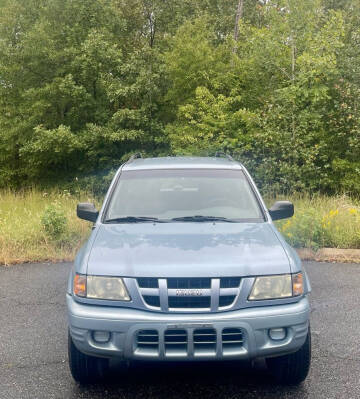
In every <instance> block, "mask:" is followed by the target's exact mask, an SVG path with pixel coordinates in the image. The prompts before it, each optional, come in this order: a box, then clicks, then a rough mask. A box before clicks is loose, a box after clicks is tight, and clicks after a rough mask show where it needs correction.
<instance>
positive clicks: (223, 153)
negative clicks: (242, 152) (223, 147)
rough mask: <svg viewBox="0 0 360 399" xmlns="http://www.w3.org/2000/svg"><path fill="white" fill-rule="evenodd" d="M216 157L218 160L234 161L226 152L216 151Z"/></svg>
mask: <svg viewBox="0 0 360 399" xmlns="http://www.w3.org/2000/svg"><path fill="white" fill-rule="evenodd" d="M215 157H216V158H221V157H224V158H227V159H228V160H229V161H234V158H233V157H232V156H231V155H230V154H227V153H226V152H224V151H216V152H215Z"/></svg>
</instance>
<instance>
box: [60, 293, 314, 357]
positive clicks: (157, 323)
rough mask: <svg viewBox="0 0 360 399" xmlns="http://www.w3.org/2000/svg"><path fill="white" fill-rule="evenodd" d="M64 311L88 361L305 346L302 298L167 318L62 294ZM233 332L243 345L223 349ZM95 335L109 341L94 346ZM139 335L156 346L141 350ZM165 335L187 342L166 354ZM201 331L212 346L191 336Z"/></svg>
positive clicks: (261, 352) (267, 353)
mask: <svg viewBox="0 0 360 399" xmlns="http://www.w3.org/2000/svg"><path fill="white" fill-rule="evenodd" d="M67 307H68V316H69V327H70V334H71V337H72V340H73V342H74V344H75V346H76V347H77V348H78V350H80V351H81V352H83V353H86V354H88V355H93V356H99V357H108V358H110V357H119V358H123V359H129V360H130V359H139V360H140V359H149V360H202V359H204V360H205V359H206V360H211V359H213V360H225V359H255V358H259V357H272V356H279V355H282V354H287V353H291V352H295V351H296V350H298V349H299V348H300V347H301V346H302V345H303V344H304V342H305V339H306V336H307V332H308V327H309V314H310V307H309V302H308V299H307V298H306V297H304V298H302V299H301V300H300V301H299V302H296V303H292V304H286V305H276V306H263V307H255V308H247V309H240V310H235V311H229V312H221V313H207V314H205V313H203V314H171V313H155V312H148V311H143V310H135V309H131V308H120V307H116V308H115V307H107V306H106V307H105V306H93V305H85V304H81V303H78V302H76V301H75V300H74V299H73V297H72V296H71V295H69V294H67ZM271 328H285V329H286V336H285V338H284V339H281V340H273V339H271V338H270V336H269V329H271ZM235 330H236V331H241V336H242V342H237V343H235V344H231V342H228V343H227V344H224V339H225V338H224V335H223V334H224V333H225V332H228V331H230V332H231V331H235ZM94 331H108V332H110V333H111V336H110V340H109V341H108V342H105V343H99V342H96V341H95V340H94V337H93V332H94ZM144 331H145V332H147V333H149V332H153V333H155V335H156V341H157V344H156V345H155V346H154V345H150V346H151V350H146V349H147V347H146V348H145V349H144V350H143V348H140V345H139V338H138V337H139V332H144ZM169 331H170V333H171V332H175V334H176V333H177V332H183V333H184V335H185V337H186V338H185V340H186V342H183V341H181V342H182V343H183V345H178V346H176V345H175V347H176V348H180V349H181V350H168V349H169V345H168V341H167V340H168V338H165V335H166V334H168V332H169ZM202 331H203V332H209V331H210V332H213V337H212V338H213V341H211V344H206V343H205V345H201V343H200V344H199V343H197V342H198V341H197V339H198V338H197V337H196V334H198V333H199V332H200V333H201V332H202ZM140 334H141V333H140ZM151 335H154V334H151ZM198 335H199V334H198ZM200 335H201V334H200ZM203 335H206V334H203ZM210 335H211V334H210ZM194 337H195V339H194ZM175 339H176V338H175ZM182 339H183V338H182ZM209 342H210V341H209Z"/></svg>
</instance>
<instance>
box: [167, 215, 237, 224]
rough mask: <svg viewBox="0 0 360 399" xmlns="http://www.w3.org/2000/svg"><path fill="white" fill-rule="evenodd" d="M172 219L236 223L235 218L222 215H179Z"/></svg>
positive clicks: (177, 220) (178, 220)
mask: <svg viewBox="0 0 360 399" xmlns="http://www.w3.org/2000/svg"><path fill="white" fill-rule="evenodd" d="M171 220H172V221H175V222H229V223H236V220H233V219H228V218H225V217H222V216H203V215H194V216H181V217H177V218H172V219H171Z"/></svg>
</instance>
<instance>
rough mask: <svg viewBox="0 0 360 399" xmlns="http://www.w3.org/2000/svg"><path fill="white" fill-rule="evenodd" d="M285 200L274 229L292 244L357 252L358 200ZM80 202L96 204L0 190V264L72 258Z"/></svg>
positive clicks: (64, 195)
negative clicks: (288, 204) (287, 215)
mask: <svg viewBox="0 0 360 399" xmlns="http://www.w3.org/2000/svg"><path fill="white" fill-rule="evenodd" d="M276 199H285V198H282V197H278V198H267V199H266V203H267V205H268V206H271V205H272V203H273V202H274V201H275V200H276ZM286 199H289V200H291V201H293V202H294V205H295V215H294V217H293V218H291V219H286V220H283V221H279V222H277V225H278V228H279V230H280V231H281V232H282V234H283V235H284V237H285V238H286V239H287V240H288V241H289V243H290V244H291V245H293V246H295V247H311V248H315V249H316V248H319V247H337V248H360V203H359V202H358V201H355V200H350V199H349V198H348V197H346V196H337V197H327V196H323V195H318V196H313V197H310V196H306V195H293V196H291V197H287V198H286ZM80 201H88V202H96V201H94V199H93V198H92V196H91V195H89V194H86V193H84V192H83V193H80V194H77V195H71V194H70V193H69V192H68V191H66V190H64V191H51V192H43V191H39V190H36V189H33V190H29V191H26V192H24V193H14V192H11V191H0V264H12V263H18V262H35V261H57V260H72V259H73V258H74V256H75V253H76V251H77V250H78V248H79V247H80V246H81V244H82V243H83V242H84V240H85V239H86V238H87V237H88V235H89V233H90V228H91V224H90V223H88V222H85V221H82V220H80V219H78V218H77V217H76V204H77V203H78V202H80ZM97 205H98V206H99V205H100V204H99V203H98V204H97Z"/></svg>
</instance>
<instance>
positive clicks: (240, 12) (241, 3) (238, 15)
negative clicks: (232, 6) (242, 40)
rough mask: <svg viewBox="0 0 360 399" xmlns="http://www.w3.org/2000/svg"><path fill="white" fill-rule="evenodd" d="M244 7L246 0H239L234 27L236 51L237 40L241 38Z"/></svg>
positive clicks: (234, 49)
mask: <svg viewBox="0 0 360 399" xmlns="http://www.w3.org/2000/svg"><path fill="white" fill-rule="evenodd" d="M243 9H244V0H239V2H238V6H237V10H236V17H235V29H234V40H235V46H234V48H233V52H234V53H235V51H236V42H237V41H238V38H239V21H240V19H241V18H242V15H243Z"/></svg>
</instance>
